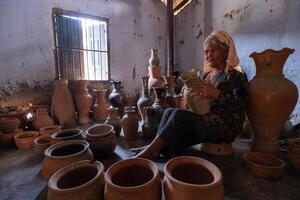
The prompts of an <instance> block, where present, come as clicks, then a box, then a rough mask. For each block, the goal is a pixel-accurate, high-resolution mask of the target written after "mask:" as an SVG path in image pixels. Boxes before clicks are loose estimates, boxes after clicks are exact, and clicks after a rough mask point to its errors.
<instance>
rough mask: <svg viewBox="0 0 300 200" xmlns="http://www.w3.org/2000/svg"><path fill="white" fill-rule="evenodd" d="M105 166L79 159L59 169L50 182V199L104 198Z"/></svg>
mask: <svg viewBox="0 0 300 200" xmlns="http://www.w3.org/2000/svg"><path fill="white" fill-rule="evenodd" d="M103 190H104V166H103V164H102V163H100V162H99V161H96V162H94V163H91V162H90V161H87V160H84V161H78V162H75V163H72V164H70V165H68V166H66V167H64V168H62V169H60V170H58V171H57V172H56V173H55V174H53V176H52V177H51V178H50V180H49V182H48V196H47V199H48V200H77V199H78V200H79V199H89V200H103Z"/></svg>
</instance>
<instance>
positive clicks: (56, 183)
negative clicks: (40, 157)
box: [48, 156, 224, 200]
mask: <svg viewBox="0 0 300 200" xmlns="http://www.w3.org/2000/svg"><path fill="white" fill-rule="evenodd" d="M164 173H165V177H164V180H163V189H164V193H165V199H167V200H182V199H185V200H194V199H195V198H197V199H199V200H202V199H203V200H204V199H205V200H221V199H224V189H223V180H222V174H221V172H220V170H219V169H218V168H217V167H216V166H215V165H214V164H212V163H210V162H209V161H207V160H205V159H201V158H197V157H189V156H183V157H177V158H174V159H172V160H170V161H169V162H168V163H167V164H166V166H165V168H164ZM104 180H105V181H104ZM48 188H49V189H48V199H49V200H52V199H55V200H59V199H64V200H68V199H106V200H123V199H130V200H140V199H144V200H160V199H161V196H162V188H161V181H160V177H159V170H158V167H157V165H156V164H155V163H153V162H152V161H150V160H147V159H142V158H134V159H128V160H123V161H119V162H117V163H115V164H113V165H112V166H110V168H109V169H108V170H107V171H106V173H104V167H103V165H102V164H101V163H100V162H94V163H91V162H90V161H80V162H75V163H73V164H70V165H68V166H66V167H64V168H62V169H60V170H59V171H57V172H56V173H54V174H53V175H52V176H51V178H50V180H49V182H48Z"/></svg>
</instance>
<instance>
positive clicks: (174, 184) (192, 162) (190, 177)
mask: <svg viewBox="0 0 300 200" xmlns="http://www.w3.org/2000/svg"><path fill="white" fill-rule="evenodd" d="M164 172H165V177H164V181H163V187H164V192H165V197H166V200H182V199H184V200H194V199H197V200H202V199H203V200H221V199H224V188H223V178H222V173H221V171H220V170H219V168H218V167H216V166H215V165H214V164H212V163H211V162H209V161H207V160H205V159H202V158H197V157H191V156H182V157H177V158H174V159H172V160H170V161H169V162H168V163H167V164H166V165H165V168H164Z"/></svg>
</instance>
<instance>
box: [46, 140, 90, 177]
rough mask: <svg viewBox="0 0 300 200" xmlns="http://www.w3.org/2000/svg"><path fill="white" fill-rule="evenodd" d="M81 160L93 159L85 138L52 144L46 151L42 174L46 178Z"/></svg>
mask: <svg viewBox="0 0 300 200" xmlns="http://www.w3.org/2000/svg"><path fill="white" fill-rule="evenodd" d="M81 160H93V153H92V152H91V150H90V148H89V143H88V142H86V141H83V140H70V141H66V142H61V143H58V144H55V145H52V146H50V147H49V148H48V149H46V151H45V158H44V160H43V164H42V174H43V177H44V179H45V180H47V181H48V180H49V178H50V177H51V176H52V175H53V174H54V173H55V172H56V171H58V170H59V169H61V168H63V167H65V166H67V165H69V164H71V163H74V162H77V161H81Z"/></svg>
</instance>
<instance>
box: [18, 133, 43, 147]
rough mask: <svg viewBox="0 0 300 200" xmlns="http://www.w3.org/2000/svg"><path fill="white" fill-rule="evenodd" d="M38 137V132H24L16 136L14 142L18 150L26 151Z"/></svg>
mask: <svg viewBox="0 0 300 200" xmlns="http://www.w3.org/2000/svg"><path fill="white" fill-rule="evenodd" d="M38 136H39V132H38V131H25V132H20V133H18V134H16V135H15V136H14V140H15V143H16V145H17V147H18V148H19V149H22V150H27V149H31V148H33V141H34V139H35V138H37V137H38Z"/></svg>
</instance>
